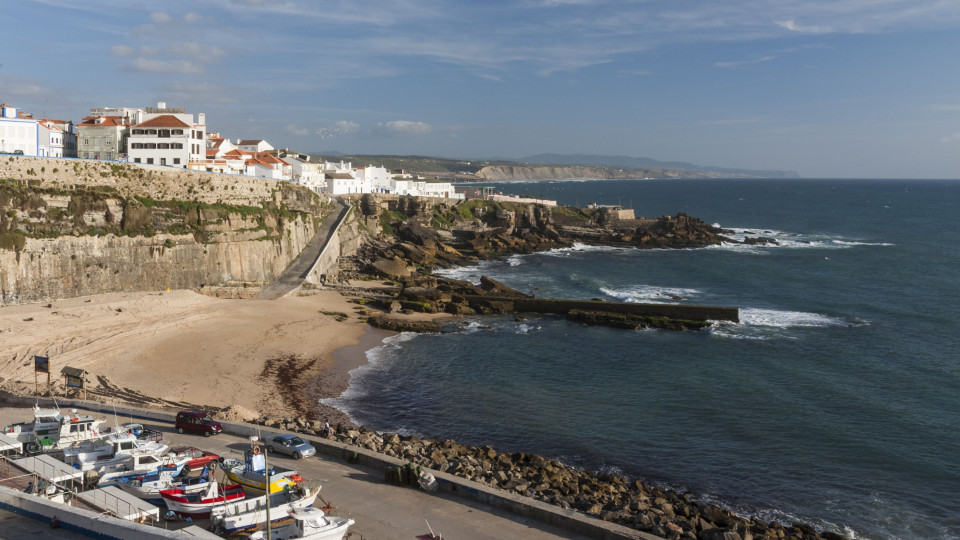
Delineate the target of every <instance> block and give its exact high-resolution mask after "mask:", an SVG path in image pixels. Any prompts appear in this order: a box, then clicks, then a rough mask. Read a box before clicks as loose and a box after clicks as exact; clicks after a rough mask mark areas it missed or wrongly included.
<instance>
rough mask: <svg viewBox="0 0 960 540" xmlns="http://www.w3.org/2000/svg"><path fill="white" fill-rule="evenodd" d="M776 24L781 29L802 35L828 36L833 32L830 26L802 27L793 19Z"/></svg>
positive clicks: (776, 22)
mask: <svg viewBox="0 0 960 540" xmlns="http://www.w3.org/2000/svg"><path fill="white" fill-rule="evenodd" d="M774 23H775V24H776V25H777V26H779V27H781V28H786V29H787V30H790V31H791V32H800V33H802V34H827V33H830V32H831V31H832V30H831V29H830V27H828V26H801V25H799V24H797V23H796V21H793V20H792V19H791V20H786V21H774Z"/></svg>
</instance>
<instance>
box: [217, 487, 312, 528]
mask: <svg viewBox="0 0 960 540" xmlns="http://www.w3.org/2000/svg"><path fill="white" fill-rule="evenodd" d="M319 494H320V486H315V487H307V486H306V485H304V484H299V485H296V486H292V487H289V488H286V489H284V490H283V491H280V492H277V493H271V494H270V495H269V497H270V500H269V503H270V523H271V524H273V523H282V522H289V521H290V520H291V518H290V512H292V511H294V510H298V509H302V508H307V507H309V506H310V505H312V504H313V502H314V501H315V500H316V499H317V496H318V495H319ZM267 502H268V501H267V495H260V496H259V497H253V498H250V499H246V500H243V501H237V502H234V503H232V504H225V505H218V506H217V507H215V508H214V509H213V510H212V512H211V513H210V524H211V525H212V526H213V527H214V528H216V529H217V530H220V531H221V532H222V533H226V534H233V533H237V532H241V531H247V530H251V529H257V528H258V527H260V526H263V525H265V524H266V522H267V515H266V508H267Z"/></svg>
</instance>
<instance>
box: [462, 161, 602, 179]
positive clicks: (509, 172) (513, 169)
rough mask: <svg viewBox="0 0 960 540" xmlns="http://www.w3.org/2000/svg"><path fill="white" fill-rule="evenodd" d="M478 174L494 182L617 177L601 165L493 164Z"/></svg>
mask: <svg viewBox="0 0 960 540" xmlns="http://www.w3.org/2000/svg"><path fill="white" fill-rule="evenodd" d="M477 176H479V177H480V178H482V179H484V180H488V181H492V182H498V181H499V182H503V181H510V180H518V181H520V180H564V179H581V178H599V179H608V178H616V177H615V176H613V175H612V174H611V173H610V171H607V170H606V169H601V168H599V167H521V166H516V165H491V166H487V167H484V168H482V169H480V170H479V171H477Z"/></svg>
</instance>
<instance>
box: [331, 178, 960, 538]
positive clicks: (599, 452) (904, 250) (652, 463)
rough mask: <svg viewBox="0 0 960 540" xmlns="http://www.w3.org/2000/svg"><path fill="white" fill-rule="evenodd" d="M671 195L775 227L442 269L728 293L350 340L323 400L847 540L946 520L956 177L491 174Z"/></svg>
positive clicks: (576, 188) (581, 294) (582, 284)
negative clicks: (638, 320)
mask: <svg viewBox="0 0 960 540" xmlns="http://www.w3.org/2000/svg"><path fill="white" fill-rule="evenodd" d="M493 185H495V186H496V187H498V188H500V189H502V190H503V191H504V192H505V193H513V194H529V195H534V196H537V197H544V198H547V199H556V200H558V201H559V202H560V203H561V204H568V205H581V206H582V205H585V204H587V203H589V202H598V203H601V204H622V205H624V206H627V207H632V208H634V209H635V212H636V214H637V215H638V216H641V215H642V216H647V217H654V216H659V215H663V214H671V215H673V214H676V213H677V212H686V213H687V214H689V215H691V216H695V217H698V218H701V219H703V220H704V221H706V222H708V223H712V224H716V225H720V226H722V227H724V228H728V229H733V230H734V231H735V232H736V234H738V235H742V234H744V233H752V234H760V235H762V236H766V237H769V238H773V239H775V240H777V242H778V244H779V245H769V246H743V245H724V246H718V247H710V248H703V249H691V250H638V249H614V248H605V247H590V246H585V245H576V246H574V247H572V248H568V249H559V250H553V251H549V252H544V253H537V254H532V255H517V256H511V257H509V258H506V259H504V260H498V261H488V262H483V263H481V264H479V265H478V266H475V267H467V268H456V269H450V270H446V271H443V272H441V273H442V274H444V275H447V276H451V277H456V278H460V279H470V280H473V281H475V282H476V281H478V280H479V276H480V275H481V274H485V275H488V276H491V277H493V278H495V279H497V280H500V281H503V282H505V283H506V284H508V285H510V286H512V287H515V288H517V289H519V290H522V291H526V292H531V293H533V294H535V295H536V296H540V297H557V298H576V299H590V298H603V299H606V300H619V301H626V302H667V303H670V302H677V303H686V304H707V305H723V306H736V307H739V308H740V309H741V322H740V323H738V324H732V323H719V324H716V325H715V326H714V327H713V328H711V329H709V330H705V331H700V332H671V331H663V330H644V331H625V330H616V329H610V328H604V327H590V326H584V325H581V324H578V323H574V322H569V321H567V320H565V319H564V318H562V317H555V316H542V315H533V314H531V315H529V316H527V317H526V319H525V320H516V319H515V318H514V317H513V316H477V317H468V318H465V319H462V320H459V321H456V322H454V323H451V324H450V325H449V329H450V330H451V332H449V333H442V334H430V335H413V334H400V335H397V336H393V337H391V338H388V339H387V340H386V341H385V343H384V344H383V346H382V347H379V348H376V349H373V350H371V351H369V353H368V358H369V360H370V363H369V364H368V365H365V366H363V367H361V368H358V369H356V370H354V371H353V372H352V374H351V382H350V387H349V388H348V390H347V391H346V392H345V393H344V394H343V395H342V396H340V397H339V398H335V399H328V400H324V402H325V403H327V404H330V405H334V406H336V407H338V408H340V409H341V410H343V411H345V412H346V413H347V414H349V415H350V417H351V418H352V419H353V420H354V421H356V422H358V423H360V424H363V425H364V426H367V427H370V428H373V429H376V430H378V431H382V432H400V433H404V434H416V435H420V436H423V437H429V438H439V439H446V438H452V439H455V440H457V441H458V442H461V443H463V444H471V445H483V444H489V445H491V446H493V447H494V448H496V449H498V450H499V451H523V452H528V453H537V454H541V455H544V456H548V457H552V458H558V459H560V460H561V461H563V462H564V463H567V464H569V465H573V466H579V467H584V468H588V469H591V470H603V471H611V472H616V473H619V474H623V475H627V476H630V477H639V478H643V479H645V480H647V481H649V482H651V483H654V484H656V485H662V486H667V487H670V488H673V489H676V490H681V491H687V490H689V491H692V492H694V493H695V494H696V495H697V497H699V498H700V499H701V500H706V501H710V502H714V503H717V504H720V505H722V506H725V507H728V508H731V509H733V510H735V511H737V512H739V513H741V514H743V515H756V516H759V517H761V518H763V519H765V520H777V521H781V522H783V523H785V524H790V523H793V522H795V521H803V522H806V523H810V524H812V525H814V526H815V527H817V528H820V529H827V530H833V531H836V532H841V533H845V534H847V535H848V536H849V537H851V538H872V539H888V538H903V539H908V538H909V539H914V538H916V539H947V538H960V429H958V428H960V359H958V356H957V353H956V348H957V345H958V343H960V324H958V322H957V321H960V247H958V246H960V227H958V226H957V217H956V216H957V211H958V209H960V182H956V181H926V180H912V181H906V180H898V181H893V180H890V181H880V180H779V179H777V180H726V179H724V180H617V181H587V182H569V181H564V182H537V183H504V184H493Z"/></svg>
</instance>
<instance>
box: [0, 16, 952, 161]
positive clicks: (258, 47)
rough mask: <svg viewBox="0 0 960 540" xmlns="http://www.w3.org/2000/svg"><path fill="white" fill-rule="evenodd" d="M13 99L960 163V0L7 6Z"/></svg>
mask: <svg viewBox="0 0 960 540" xmlns="http://www.w3.org/2000/svg"><path fill="white" fill-rule="evenodd" d="M0 101H2V102H5V103H8V104H10V105H13V106H16V107H19V108H20V109H21V110H23V111H26V112H30V113H33V114H34V116H38V117H39V116H43V117H47V118H56V119H61V120H73V121H75V122H78V121H80V120H81V119H82V118H83V117H84V116H87V115H88V114H89V111H90V109H91V108H92V107H106V106H110V107H120V106H124V107H156V106H157V103H159V102H165V103H166V104H167V106H168V107H182V108H185V109H186V110H187V112H190V113H200V112H202V113H205V114H206V122H207V129H208V131H212V132H219V133H220V134H221V135H222V136H224V137H227V138H229V139H233V140H236V139H265V140H267V141H268V142H269V143H270V144H272V145H273V146H275V147H278V148H290V149H295V150H298V151H301V152H311V153H313V152H317V153H321V152H332V151H337V152H343V153H348V154H397V155H427V156H437V157H448V158H456V159H465V160H478V159H521V158H523V157H525V156H531V155H535V154H539V153H558V154H600V155H622V156H632V157H650V158H654V159H658V160H663V161H687V162H691V163H696V164H698V165H713V166H721V167H735V168H749V169H777V170H791V171H796V172H797V173H799V174H800V175H802V176H804V177H828V178H829V177H836V178H960V2H958V1H956V0H515V1H504V0H469V1H459V0H445V1H442V0H416V1H414V0H336V1H330V0H189V1H183V0H164V1H162V2H158V1H155V0H154V1H150V2H145V1H138V0H83V1H77V0H0Z"/></svg>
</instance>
